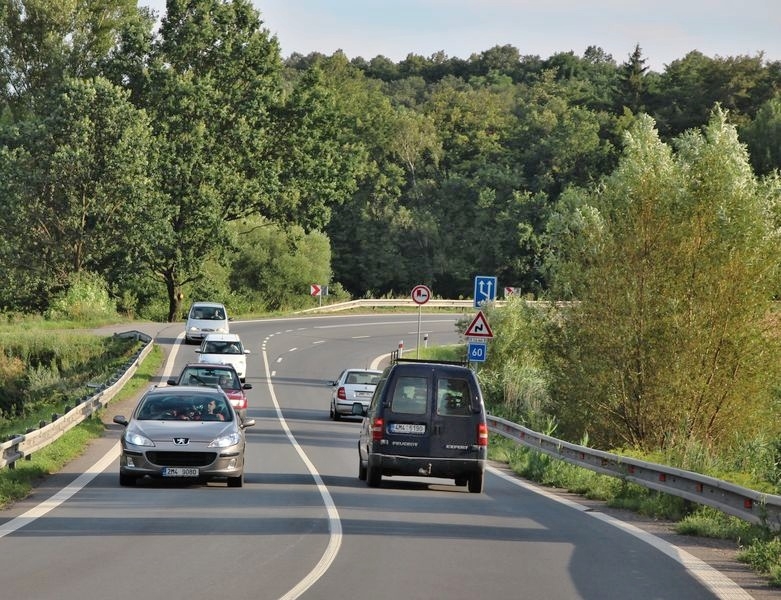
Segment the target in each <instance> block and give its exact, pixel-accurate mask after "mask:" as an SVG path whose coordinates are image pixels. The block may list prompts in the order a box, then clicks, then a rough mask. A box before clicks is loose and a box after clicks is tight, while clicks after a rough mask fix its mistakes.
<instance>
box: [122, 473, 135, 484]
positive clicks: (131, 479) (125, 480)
mask: <svg viewBox="0 0 781 600" xmlns="http://www.w3.org/2000/svg"><path fill="white" fill-rule="evenodd" d="M119 485H121V486H131V485H136V476H135V475H125V474H124V473H120V474H119Z"/></svg>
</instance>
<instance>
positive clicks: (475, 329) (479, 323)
mask: <svg viewBox="0 0 781 600" xmlns="http://www.w3.org/2000/svg"><path fill="white" fill-rule="evenodd" d="M464 335H465V336H466V337H482V338H492V337H494V332H493V331H491V328H490V327H489V326H488V321H486V320H485V315H484V314H483V311H482V310H481V311H480V312H478V313H477V316H475V318H474V319H472V322H471V323H470V324H469V327H467V328H466V333H465V334H464Z"/></svg>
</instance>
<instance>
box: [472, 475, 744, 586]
mask: <svg viewBox="0 0 781 600" xmlns="http://www.w3.org/2000/svg"><path fill="white" fill-rule="evenodd" d="M487 470H488V471H490V472H491V473H493V474H494V475H497V476H499V477H501V478H502V479H504V480H505V481H509V482H510V483H512V484H514V485H517V486H518V487H522V488H524V489H526V490H529V491H530V492H534V493H535V494H539V495H540V496H545V497H546V498H547V499H548V500H553V501H554V502H558V503H559V504H564V505H565V506H569V507H570V508H574V509H575V510H579V511H582V512H584V513H586V514H587V515H589V516H590V517H594V518H595V519H599V520H601V521H604V522H605V523H608V524H609V525H612V526H613V527H617V528H618V529H621V530H623V531H625V532H626V533H628V534H629V535H633V536H635V537H636V538H638V539H640V540H642V541H644V542H645V543H646V544H650V545H651V546H653V547H654V548H656V549H657V550H659V551H660V552H663V553H664V554H666V555H667V556H669V557H670V558H672V559H673V560H675V561H676V562H678V563H680V564H681V565H682V566H683V567H684V568H685V569H686V571H688V572H689V573H690V574H691V576H692V577H694V578H695V579H697V580H699V581H700V583H702V584H703V585H704V586H705V587H706V588H708V589H709V590H710V591H711V592H713V593H714V594H715V596H716V597H717V598H719V599H720V600H752V598H751V595H749V594H748V593H747V592H746V590H744V589H743V588H742V587H740V586H739V585H738V584H737V583H735V582H734V581H732V580H731V579H730V578H729V577H727V576H726V575H724V574H723V573H720V572H719V571H717V570H716V569H714V568H713V567H711V566H710V565H709V564H708V563H706V562H703V561H701V560H700V559H699V558H697V557H696V556H693V555H691V554H689V553H688V552H686V551H685V550H682V549H681V548H678V546H674V545H673V544H670V543H668V542H666V541H664V540H663V539H662V538H659V537H656V536H655V535H653V534H652V533H648V532H647V531H643V530H642V529H640V528H639V527H635V526H634V525H631V524H630V523H625V522H624V521H621V520H619V519H616V518H614V517H611V516H610V515H606V514H605V513H601V512H599V511H592V510H590V509H589V508H588V507H587V506H584V505H582V504H578V503H577V502H573V501H572V500H569V499H567V498H561V497H559V496H556V495H555V494H551V493H549V492H547V491H545V490H542V489H540V488H537V487H535V486H533V485H531V484H528V483H526V482H525V481H522V480H520V479H517V478H515V477H511V476H510V475H507V474H506V473H502V472H501V471H499V470H498V469H494V468H493V467H487Z"/></svg>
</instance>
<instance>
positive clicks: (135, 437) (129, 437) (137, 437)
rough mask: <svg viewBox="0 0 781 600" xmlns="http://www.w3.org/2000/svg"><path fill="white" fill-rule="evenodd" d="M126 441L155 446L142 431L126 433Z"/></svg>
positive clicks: (135, 444) (137, 444)
mask: <svg viewBox="0 0 781 600" xmlns="http://www.w3.org/2000/svg"><path fill="white" fill-rule="evenodd" d="M125 441H126V442H127V443H128V444H132V445H133V446H154V445H155V443H154V442H153V441H152V440H150V439H149V438H148V437H146V436H145V435H141V434H140V433H132V432H131V433H126V434H125Z"/></svg>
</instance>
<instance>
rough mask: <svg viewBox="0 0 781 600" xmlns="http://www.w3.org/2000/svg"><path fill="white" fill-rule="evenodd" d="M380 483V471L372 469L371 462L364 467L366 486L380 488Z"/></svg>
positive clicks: (375, 468)
mask: <svg viewBox="0 0 781 600" xmlns="http://www.w3.org/2000/svg"><path fill="white" fill-rule="evenodd" d="M381 483H382V471H380V469H378V468H377V467H372V464H371V462H369V463H368V464H367V466H366V484H367V485H368V486H369V487H374V488H376V487H380V484H381Z"/></svg>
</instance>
